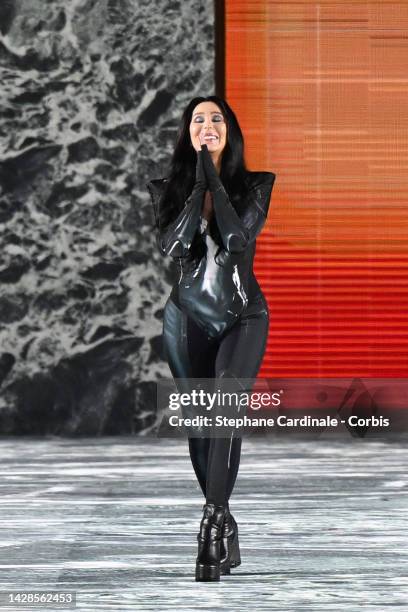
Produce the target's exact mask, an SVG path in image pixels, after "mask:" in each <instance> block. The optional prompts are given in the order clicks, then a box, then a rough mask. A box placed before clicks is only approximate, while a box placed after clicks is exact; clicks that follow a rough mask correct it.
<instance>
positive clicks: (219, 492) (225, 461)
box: [206, 293, 269, 505]
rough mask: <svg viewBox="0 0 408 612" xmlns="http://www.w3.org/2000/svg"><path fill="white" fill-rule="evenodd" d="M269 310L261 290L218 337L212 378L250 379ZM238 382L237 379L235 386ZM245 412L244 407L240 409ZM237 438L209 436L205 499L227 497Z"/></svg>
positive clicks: (260, 351) (253, 376)
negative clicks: (232, 324) (228, 328)
mask: <svg viewBox="0 0 408 612" xmlns="http://www.w3.org/2000/svg"><path fill="white" fill-rule="evenodd" d="M268 329H269V311H268V306H267V303H266V300H265V297H264V296H263V294H262V293H259V294H258V295H257V296H256V297H255V298H254V299H252V300H251V301H250V303H249V304H248V306H247V308H246V310H245V311H244V313H243V314H242V315H241V317H240V319H239V320H238V321H237V323H236V324H235V325H234V326H233V327H232V328H231V329H230V330H228V331H227V332H226V334H225V335H224V336H222V338H221V342H220V345H219V348H218V352H217V357H216V361H215V378H216V379H221V378H226V379H234V378H236V379H250V380H249V381H248V380H246V381H245V382H246V385H245V389H247V390H248V389H249V386H250V387H252V385H248V382H249V383H250V382H251V380H252V381H253V382H254V381H255V379H256V376H257V374H258V372H259V368H260V366H261V363H262V359H263V356H264V353H265V348H266V341H267V338H268ZM240 387H241V386H240V385H239V384H238V383H237V385H236V389H237V390H238V389H239V388H240ZM242 414H245V411H244V412H243V413H242ZM240 452H241V438H236V437H232V438H231V437H230V438H211V440H210V448H209V455H208V465H207V481H206V484H207V488H206V492H207V493H206V501H207V503H214V504H216V505H218V504H224V503H226V502H227V501H228V499H229V497H230V495H231V493H232V490H233V487H234V484H235V479H236V476H237V473H238V467H239V461H240ZM232 460H233V461H232Z"/></svg>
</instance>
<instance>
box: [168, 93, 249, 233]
mask: <svg viewBox="0 0 408 612" xmlns="http://www.w3.org/2000/svg"><path fill="white" fill-rule="evenodd" d="M201 102H214V103H215V104H217V106H218V107H219V108H220V109H221V111H222V114H223V116H224V120H225V122H226V124H227V134H226V144H225V147H224V150H223V152H222V157H221V171H220V179H221V181H222V183H223V185H224V187H225V189H226V191H227V193H228V195H229V197H230V201H231V203H232V204H233V205H235V204H234V202H237V201H239V200H240V199H242V197H243V196H244V195H245V194H246V192H247V184H246V181H245V179H246V176H247V172H248V170H247V168H246V164H245V158H244V138H243V135H242V132H241V128H240V127H239V123H238V120H237V118H236V116H235V113H234V111H233V110H232V109H231V107H230V106H229V104H228V103H227V102H226V101H225V100H223V99H222V98H219V97H218V96H206V97H202V96H198V97H195V98H193V99H192V100H191V101H190V102H189V103H188V105H187V106H186V108H185V110H184V112H183V115H182V118H181V123H180V127H179V131H178V134H177V140H176V145H175V148H174V152H173V155H172V158H171V160H170V166H169V173H168V180H167V183H166V189H165V192H164V194H163V197H162V199H161V205H160V210H159V211H158V214H157V216H156V225H157V226H158V227H159V229H160V228H165V227H166V226H167V225H168V223H170V222H171V221H172V220H173V219H175V218H176V217H177V215H178V214H179V212H180V211H181V210H182V209H183V206H184V203H185V201H186V199H187V198H188V196H189V195H190V193H191V191H192V189H193V186H194V181H195V168H196V162H197V152H196V150H195V149H194V147H193V145H192V143H191V138H190V123H191V118H192V114H193V110H194V109H195V107H196V106H197V104H200V103H201ZM215 234H217V232H215Z"/></svg>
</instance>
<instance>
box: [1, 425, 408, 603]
mask: <svg viewBox="0 0 408 612" xmlns="http://www.w3.org/2000/svg"><path fill="white" fill-rule="evenodd" d="M243 450H244V452H243V459H242V462H241V470H240V473H239V476H238V481H237V485H236V489H235V491H234V494H233V497H232V498H231V508H232V510H233V512H234V514H235V516H236V519H237V520H238V523H239V525H240V541H241V551H242V559H243V563H242V565H241V566H240V567H239V568H237V569H236V570H233V574H231V576H227V577H224V578H222V581H221V582H220V583H216V584H211V583H210V584H208V583H196V582H195V581H194V561H195V555H196V540H195V538H196V532H197V528H198V525H199V521H200V517H201V508H202V502H203V499H202V496H201V493H200V491H199V489H198V485H197V484H196V482H195V479H194V476H193V472H192V468H191V465H190V463H189V459H188V456H187V450H186V443H185V441H177V440H167V439H161V440H158V439H154V438H129V437H128V438H99V439H90V438H86V439H60V438H50V439H43V438H42V439H32V438H26V439H22V438H7V439H2V440H1V441H0V456H1V459H0V460H1V464H2V465H1V472H2V478H1V506H0V512H1V535H0V552H1V562H0V580H1V585H0V590H1V591H7V590H17V589H19V588H21V589H24V590H29V589H36V590H39V589H42V590H74V591H76V592H77V609H81V610H92V611H95V610H120V611H122V610H123V611H127V610H129V611H130V610H154V611H156V610H166V611H167V610H180V611H184V610H197V609H198V610H234V611H236V610H277V611H280V612H285V611H287V610H288V611H296V612H297V611H302V610H316V611H320V610H324V611H329V610H330V611H331V610H333V611H341V610H347V611H354V610H358V609H360V608H363V609H364V610H384V609H387V608H388V607H391V608H392V609H400V610H407V609H408V605H407V602H408V579H407V574H408V572H407V569H408V564H407V551H408V546H407V543H408V541H407V532H408V531H407V510H408V477H407V446H406V445H405V444H404V443H403V442H401V441H399V442H383V441H367V440H366V441H364V440H358V439H353V438H350V439H347V440H337V441H336V440H317V441H296V440H268V439H261V440H256V439H253V438H251V439H245V440H244V446H243ZM0 609H1V610H5V609H7V610H8V609H10V610H11V609H13V610H15V609H20V608H6V607H2V608H0ZM26 609H28V608H26ZM31 609H34V608H31ZM42 609H43V608H42ZM49 609H51V608H49ZM54 609H57V608H54Z"/></svg>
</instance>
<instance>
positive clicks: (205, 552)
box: [195, 504, 225, 581]
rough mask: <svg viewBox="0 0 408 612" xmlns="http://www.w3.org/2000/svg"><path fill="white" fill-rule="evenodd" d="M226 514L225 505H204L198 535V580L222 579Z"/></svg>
mask: <svg viewBox="0 0 408 612" xmlns="http://www.w3.org/2000/svg"><path fill="white" fill-rule="evenodd" d="M224 515H225V506H215V505H214V504H204V506H203V518H202V520H201V524H200V533H199V534H198V535H197V540H198V554H197V560H196V573H195V579H196V581H210V580H219V579H220V554H221V551H220V544H221V535H222V524H223V521H224Z"/></svg>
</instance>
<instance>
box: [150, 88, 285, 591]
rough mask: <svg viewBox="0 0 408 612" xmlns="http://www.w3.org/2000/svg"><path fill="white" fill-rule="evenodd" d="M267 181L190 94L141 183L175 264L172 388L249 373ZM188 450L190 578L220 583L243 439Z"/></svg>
mask: <svg viewBox="0 0 408 612" xmlns="http://www.w3.org/2000/svg"><path fill="white" fill-rule="evenodd" d="M274 180H275V175H274V174H273V173H271V172H250V171H248V170H247V169H246V166H245V161H244V143H243V136H242V132H241V129H240V127H239V124H238V121H237V119H236V116H235V114H234V112H233V111H232V109H231V108H230V107H229V105H228V104H227V102H225V101H224V100H222V99H221V98H219V97H217V96H208V97H205V98H204V97H197V98H194V99H193V100H191V102H190V103H189V104H188V106H187V107H186V109H185V110H184V113H183V116H182V121H181V126H180V130H179V134H178V139H177V143H176V146H175V150H174V153H173V157H172V160H171V169H170V174H169V177H168V178H167V179H166V178H163V179H156V180H152V181H150V183H149V184H148V189H149V192H150V195H151V198H152V202H153V206H154V211H155V219H156V225H157V227H158V229H159V232H158V236H157V238H158V246H159V249H160V251H161V253H162V254H163V255H170V256H171V257H173V258H175V259H176V260H177V261H178V263H179V266H180V278H179V280H178V282H177V283H176V284H175V285H174V287H173V289H172V291H171V294H170V296H169V298H168V300H167V302H166V305H165V309H164V316H163V344H164V351H165V355H166V358H167V361H168V364H169V368H170V370H171V373H172V375H173V377H174V378H175V379H177V384H179V385H181V384H182V382H181V381H182V380H183V379H192V378H195V379H197V378H206V379H214V381H215V383H217V382H219V381H221V380H222V379H234V380H237V381H239V379H242V378H245V379H251V380H253V379H255V378H256V376H257V373H258V371H259V368H260V365H261V362H262V359H263V356H264V352H265V347H266V340H267V336H268V328H269V313H268V306H267V303H266V300H265V297H264V295H263V293H262V291H261V289H260V287H259V285H258V282H257V280H256V278H255V276H254V273H253V268H252V265H253V258H254V254H255V241H256V237H257V236H258V234H259V233H260V231H261V229H262V227H263V226H264V224H265V221H266V217H267V214H268V209H269V201H270V196H271V191H272V187H273V183H274ZM237 384H238V385H239V383H237ZM189 451H190V457H191V461H192V464H193V467H194V470H195V473H196V476H197V479H198V482H199V484H200V487H201V489H202V492H203V494H204V496H205V498H206V503H205V504H204V506H203V517H202V520H201V524H200V532H199V534H198V536H197V538H198V555H197V561H196V580H198V581H200V580H219V579H220V574H227V573H230V567H236V566H237V565H239V564H240V562H241V559H240V552H239V545H238V527H237V524H236V521H235V520H234V517H233V516H232V514H231V513H230V511H229V504H228V500H229V498H230V495H231V493H232V490H233V488H234V484H235V480H236V477H237V473H238V467H239V461H240V453H241V438H238V437H235V438H234V437H233V436H231V437H229V438H219V437H218V438H216V437H213V436H210V437H203V436H194V437H193V436H192V437H189Z"/></svg>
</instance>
